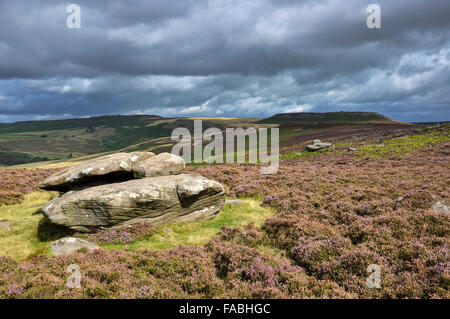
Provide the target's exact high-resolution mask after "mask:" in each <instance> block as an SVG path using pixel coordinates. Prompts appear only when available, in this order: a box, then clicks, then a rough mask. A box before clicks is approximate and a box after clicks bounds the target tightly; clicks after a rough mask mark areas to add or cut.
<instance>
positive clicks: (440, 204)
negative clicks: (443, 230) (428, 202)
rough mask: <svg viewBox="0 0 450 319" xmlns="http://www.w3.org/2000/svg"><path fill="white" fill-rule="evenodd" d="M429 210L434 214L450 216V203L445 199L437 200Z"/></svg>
mask: <svg viewBox="0 0 450 319" xmlns="http://www.w3.org/2000/svg"><path fill="white" fill-rule="evenodd" d="M431 209H432V210H433V211H434V212H436V213H447V214H450V203H449V202H448V201H446V200H445V199H442V198H439V199H438V200H436V201H435V202H434V203H433V205H432V206H431Z"/></svg>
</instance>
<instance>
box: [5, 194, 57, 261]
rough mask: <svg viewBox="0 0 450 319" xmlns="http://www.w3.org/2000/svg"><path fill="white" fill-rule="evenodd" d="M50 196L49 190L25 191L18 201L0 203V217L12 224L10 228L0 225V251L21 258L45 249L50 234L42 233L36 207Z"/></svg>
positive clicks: (41, 205) (45, 201)
mask: <svg viewBox="0 0 450 319" xmlns="http://www.w3.org/2000/svg"><path fill="white" fill-rule="evenodd" d="M54 196H55V193H51V192H33V193H30V194H27V195H25V200H24V201H23V202H22V203H20V204H18V205H9V206H0V221H2V220H8V221H9V222H10V223H11V228H12V229H11V230H10V231H7V230H5V229H3V228H0V255H3V256H10V257H13V258H15V259H18V260H23V259H26V258H27V257H29V256H30V255H36V254H39V253H48V252H49V247H50V243H51V239H52V238H51V236H43V235H44V234H43V233H42V231H43V228H42V227H40V226H42V219H43V216H42V214H41V213H40V209H41V208H42V207H43V206H44V205H45V204H46V203H47V202H48V201H49V200H51V199H52V198H53V197H54ZM38 230H39V231H40V233H39V234H38ZM43 238H45V239H43Z"/></svg>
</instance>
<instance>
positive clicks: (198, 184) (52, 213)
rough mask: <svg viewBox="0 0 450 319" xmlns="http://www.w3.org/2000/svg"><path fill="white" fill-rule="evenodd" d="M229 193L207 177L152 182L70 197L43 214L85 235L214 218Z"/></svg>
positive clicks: (135, 182)
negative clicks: (135, 224)
mask: <svg viewBox="0 0 450 319" xmlns="http://www.w3.org/2000/svg"><path fill="white" fill-rule="evenodd" d="M224 195H225V192H224V188H223V186H222V185H221V184H219V183H218V182H215V181H212V180H208V179H206V178H204V177H202V176H192V175H186V174H179V175H169V176H158V177H149V178H144V179H136V180H130V181H127V182H123V183H114V184H107V185H101V186H95V187H90V188H86V189H83V190H80V191H75V192H68V193H66V194H64V195H62V196H61V197H59V198H56V199H53V200H52V201H51V202H49V203H48V204H47V205H46V206H45V207H44V208H43V209H42V211H43V214H44V216H45V217H46V218H47V219H48V220H49V221H50V222H52V223H55V224H59V225H63V226H66V227H69V228H71V229H73V230H76V231H80V232H93V231H97V230H99V229H101V228H104V227H116V226H124V225H130V224H134V223H139V222H150V223H152V224H154V225H159V224H164V223H169V222H174V221H196V220H207V219H212V218H213V217H214V216H215V215H216V214H217V213H219V212H220V210H221V209H222V207H223V204H224Z"/></svg>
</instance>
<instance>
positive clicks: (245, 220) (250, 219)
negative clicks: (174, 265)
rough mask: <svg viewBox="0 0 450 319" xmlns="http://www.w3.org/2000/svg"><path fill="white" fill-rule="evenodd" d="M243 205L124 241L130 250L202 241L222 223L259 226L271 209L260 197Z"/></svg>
mask: <svg viewBox="0 0 450 319" xmlns="http://www.w3.org/2000/svg"><path fill="white" fill-rule="evenodd" d="M241 200H243V201H244V202H245V204H244V205H234V206H233V205H225V206H224V208H223V210H222V211H221V212H220V213H219V214H218V215H217V216H216V217H215V218H214V219H212V220H207V221H199V222H178V223H173V224H168V225H161V226H159V227H157V229H156V233H155V234H153V235H152V236H151V237H149V238H147V239H145V240H141V241H134V242H132V243H130V244H127V245H126V246H128V248H129V249H130V250H136V249H142V248H148V249H168V248H175V247H178V246H184V245H192V246H198V245H203V244H205V243H206V242H207V241H208V240H210V239H211V238H212V237H214V236H215V235H217V234H218V233H219V231H220V228H221V227H222V226H228V227H232V226H244V225H247V224H250V223H254V224H255V225H256V226H261V225H262V224H263V223H264V221H265V220H266V219H267V218H269V217H270V216H272V215H273V214H274V213H275V212H274V211H273V210H272V209H271V208H265V207H261V206H260V203H261V201H262V200H260V199H250V198H247V199H241ZM124 246H125V245H121V244H107V245H102V247H103V248H108V249H123V248H124Z"/></svg>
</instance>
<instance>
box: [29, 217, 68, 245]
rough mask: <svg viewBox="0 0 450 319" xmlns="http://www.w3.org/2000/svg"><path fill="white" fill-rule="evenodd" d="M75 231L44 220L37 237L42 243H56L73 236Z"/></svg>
mask: <svg viewBox="0 0 450 319" xmlns="http://www.w3.org/2000/svg"><path fill="white" fill-rule="evenodd" d="M72 234H73V231H71V230H70V229H67V228H66V227H63V226H59V225H55V224H52V223H50V222H49V221H47V220H46V219H45V218H42V219H41V220H40V221H39V224H38V229H37V237H38V239H39V240H40V241H54V240H58V239H60V238H62V237H67V236H69V235H72Z"/></svg>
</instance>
